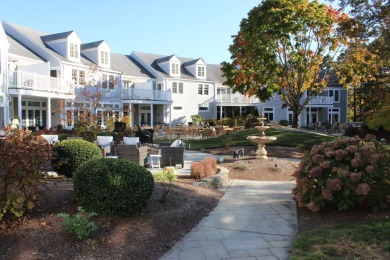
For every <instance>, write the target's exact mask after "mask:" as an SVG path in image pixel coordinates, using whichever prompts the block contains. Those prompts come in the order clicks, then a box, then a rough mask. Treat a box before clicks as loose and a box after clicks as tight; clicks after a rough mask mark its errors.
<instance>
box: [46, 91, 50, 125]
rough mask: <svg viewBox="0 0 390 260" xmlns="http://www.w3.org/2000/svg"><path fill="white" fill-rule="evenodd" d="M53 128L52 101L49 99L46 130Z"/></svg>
mask: <svg viewBox="0 0 390 260" xmlns="http://www.w3.org/2000/svg"><path fill="white" fill-rule="evenodd" d="M50 127H51V99H50V98H49V97H48V98H47V102H46V129H50Z"/></svg>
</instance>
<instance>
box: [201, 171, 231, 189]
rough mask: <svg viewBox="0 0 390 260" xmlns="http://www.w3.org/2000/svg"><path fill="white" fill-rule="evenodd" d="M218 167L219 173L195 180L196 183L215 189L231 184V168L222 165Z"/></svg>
mask: <svg viewBox="0 0 390 260" xmlns="http://www.w3.org/2000/svg"><path fill="white" fill-rule="evenodd" d="M218 169H219V172H218V174H216V175H213V176H210V177H207V178H204V179H201V180H199V181H197V182H194V185H195V186H200V187H206V188H213V189H220V188H223V187H226V186H228V185H229V184H230V179H229V170H228V169H226V168H225V167H221V166H218Z"/></svg>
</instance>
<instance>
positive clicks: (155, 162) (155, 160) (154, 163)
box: [149, 154, 161, 169]
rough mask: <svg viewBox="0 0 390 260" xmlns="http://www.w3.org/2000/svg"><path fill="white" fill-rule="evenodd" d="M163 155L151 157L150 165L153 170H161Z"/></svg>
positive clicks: (152, 155)
mask: <svg viewBox="0 0 390 260" xmlns="http://www.w3.org/2000/svg"><path fill="white" fill-rule="evenodd" d="M160 158H161V155H160V154H151V155H149V160H150V161H149V164H150V167H151V168H152V169H153V168H159V169H160V168H161V161H160Z"/></svg>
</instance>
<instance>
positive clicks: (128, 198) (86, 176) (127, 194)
mask: <svg viewBox="0 0 390 260" xmlns="http://www.w3.org/2000/svg"><path fill="white" fill-rule="evenodd" d="M73 184H74V191H75V194H76V197H77V202H78V205H79V206H81V207H83V208H84V209H86V210H87V211H90V212H96V213H98V214H102V215H106V216H113V215H116V216H118V215H119V216H123V215H129V214H142V213H143V212H144V211H145V209H146V207H147V205H148V203H149V200H150V197H151V196H152V193H153V190H154V180H153V176H152V174H151V173H150V171H148V170H147V169H145V168H144V167H142V166H140V165H138V164H135V163H133V162H130V161H127V160H124V159H111V158H103V159H94V160H90V161H88V162H86V163H84V164H83V165H81V166H80V167H79V168H78V169H77V171H76V172H75V173H74V176H73Z"/></svg>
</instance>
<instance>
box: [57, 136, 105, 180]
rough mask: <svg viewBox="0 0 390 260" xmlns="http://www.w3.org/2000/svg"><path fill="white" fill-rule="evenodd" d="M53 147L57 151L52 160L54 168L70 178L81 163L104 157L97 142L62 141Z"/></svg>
mask: <svg viewBox="0 0 390 260" xmlns="http://www.w3.org/2000/svg"><path fill="white" fill-rule="evenodd" d="M53 149H54V152H55V155H54V158H53V160H52V166H53V170H54V171H56V172H57V173H58V174H59V175H65V176H66V177H68V178H71V177H72V175H73V172H74V171H76V169H77V168H78V167H79V166H80V165H81V164H83V163H85V162H86V161H88V160H91V159H95V158H101V157H102V152H101V150H100V148H99V147H98V146H97V145H96V144H94V143H90V142H88V141H84V140H69V141H66V142H60V143H57V144H56V145H55V146H54V148H53Z"/></svg>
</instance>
